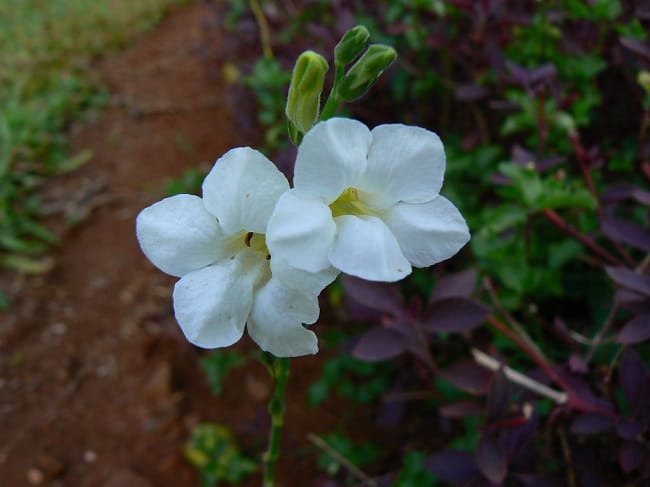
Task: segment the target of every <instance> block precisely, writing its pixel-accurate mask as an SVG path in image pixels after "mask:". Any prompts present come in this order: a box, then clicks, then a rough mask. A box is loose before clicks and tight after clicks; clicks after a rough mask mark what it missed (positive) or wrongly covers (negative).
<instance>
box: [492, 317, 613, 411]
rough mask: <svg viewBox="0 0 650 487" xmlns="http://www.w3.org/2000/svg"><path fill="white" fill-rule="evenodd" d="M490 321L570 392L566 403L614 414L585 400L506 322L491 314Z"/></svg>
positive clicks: (572, 406)
mask: <svg viewBox="0 0 650 487" xmlns="http://www.w3.org/2000/svg"><path fill="white" fill-rule="evenodd" d="M487 321H488V323H490V325H492V326H493V327H494V328H496V329H497V330H499V331H500V332H501V333H503V334H504V335H505V336H507V337H508V338H510V340H512V341H513V342H515V343H516V344H517V345H518V346H519V347H520V348H521V350H522V351H524V352H525V353H526V355H528V356H529V357H530V358H531V359H532V360H533V361H534V362H535V363H536V364H537V365H538V366H539V368H541V369H542V370H543V371H544V373H545V374H546V375H547V376H548V377H549V378H550V379H551V380H553V381H555V382H556V383H557V384H558V385H559V386H560V387H561V388H562V390H563V391H564V392H566V393H567V394H568V396H569V397H568V400H567V403H566V405H567V406H568V407H569V408H571V409H575V410H578V411H583V412H589V413H598V414H603V415H605V416H614V413H612V412H611V411H608V410H606V409H602V408H600V407H598V406H597V405H594V404H591V403H589V402H587V401H585V400H583V399H582V398H581V397H580V395H579V394H577V393H576V392H575V391H574V390H573V389H572V388H571V386H570V385H569V384H567V383H566V381H565V380H564V379H562V377H561V376H560V374H558V373H557V372H556V371H555V370H554V369H553V367H552V366H551V364H549V363H548V362H547V361H545V360H544V359H543V358H542V357H540V356H539V355H538V354H537V352H536V351H535V350H533V349H532V348H531V347H530V346H529V345H528V344H527V343H526V342H525V341H524V340H522V339H521V338H519V336H517V335H516V334H515V333H514V332H513V331H512V330H511V329H510V328H508V327H507V326H506V325H505V324H503V323H501V322H500V321H499V320H497V319H496V318H495V317H493V316H489V317H488V318H487Z"/></svg>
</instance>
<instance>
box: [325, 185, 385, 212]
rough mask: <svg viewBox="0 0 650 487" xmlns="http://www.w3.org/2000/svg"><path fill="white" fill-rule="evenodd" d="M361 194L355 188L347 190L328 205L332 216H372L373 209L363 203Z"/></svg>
mask: <svg viewBox="0 0 650 487" xmlns="http://www.w3.org/2000/svg"><path fill="white" fill-rule="evenodd" d="M363 200H364V198H363V193H362V192H361V191H360V190H358V189H357V188H352V187H351V188H347V189H346V190H345V191H343V193H341V195H340V196H339V197H338V198H337V199H336V201H334V202H333V203H332V204H330V210H331V211H332V216H333V217H334V218H336V217H337V216H341V215H374V214H375V212H374V211H373V209H372V208H371V207H370V206H368V205H367V204H365V203H364V201H363Z"/></svg>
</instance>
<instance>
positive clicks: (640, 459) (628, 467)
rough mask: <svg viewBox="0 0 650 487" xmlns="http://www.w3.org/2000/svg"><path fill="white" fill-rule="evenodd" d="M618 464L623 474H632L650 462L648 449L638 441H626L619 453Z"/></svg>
mask: <svg viewBox="0 0 650 487" xmlns="http://www.w3.org/2000/svg"><path fill="white" fill-rule="evenodd" d="M618 462H619V463H620V465H621V468H622V469H623V472H625V473H630V472H632V471H634V470H636V469H637V468H639V467H640V466H641V465H644V464H647V463H648V462H650V455H649V453H648V449H647V448H646V447H645V446H644V445H643V444H641V443H639V442H638V441H626V442H625V443H623V445H622V446H621V449H620V450H619V452H618Z"/></svg>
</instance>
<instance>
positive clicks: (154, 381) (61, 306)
mask: <svg viewBox="0 0 650 487" xmlns="http://www.w3.org/2000/svg"><path fill="white" fill-rule="evenodd" d="M218 23H219V17H218V12H216V11H215V10H214V7H210V6H209V5H205V4H197V5H193V6H190V7H187V8H184V9H181V10H178V11H175V12H173V13H172V14H171V15H170V16H169V17H168V18H167V19H166V20H165V21H164V22H163V23H162V24H161V25H160V26H159V27H158V28H156V29H155V30H154V31H152V32H150V33H148V34H145V35H142V36H141V37H139V38H138V39H137V40H136V42H135V43H134V44H133V46H132V47H131V48H129V49H128V50H126V51H125V52H123V53H120V54H116V55H112V56H109V57H107V58H106V59H104V60H101V61H99V62H98V65H97V68H98V72H99V73H100V75H101V76H102V77H103V78H104V79H105V81H106V82H107V83H108V85H109V86H110V88H111V91H112V100H113V103H112V104H111V107H110V108H109V109H108V110H106V111H105V112H104V113H103V115H102V116H101V117H99V118H97V119H95V120H91V121H89V122H85V123H83V124H80V125H79V126H75V127H73V128H72V130H71V131H72V140H73V146H74V148H75V149H76V150H81V149H85V148H90V149H91V150H92V151H93V152H94V157H93V159H92V160H91V161H90V162H89V163H87V164H86V165H85V166H84V167H83V168H81V169H80V170H79V171H77V172H75V173H74V174H72V175H70V176H67V177H62V178H60V179H58V180H55V181H53V182H52V183H51V187H49V188H48V190H47V192H46V197H47V199H46V203H47V204H48V205H50V207H51V208H54V209H55V210H56V209H57V208H58V209H59V210H60V211H61V212H63V213H65V215H66V217H67V218H68V219H74V220H80V221H79V223H78V224H77V225H75V226H74V227H73V228H72V229H71V230H67V231H66V232H65V234H64V236H63V239H62V242H61V245H60V246H59V247H58V248H57V249H56V251H55V252H54V254H53V257H52V258H53V262H54V266H53V269H52V271H51V272H49V273H48V274H47V275H45V276H41V277H37V278H33V277H31V278H18V277H16V276H11V279H10V290H11V291H12V293H13V294H14V296H15V301H14V304H13V306H12V308H11V309H10V310H9V312H7V313H4V314H2V315H0V486H2V487H14V486H23V485H52V486H87V487H121V486H124V487H146V486H175V487H178V486H181V487H182V486H197V485H200V484H199V479H198V475H197V474H196V472H195V471H194V469H193V468H192V467H191V466H190V465H189V464H188V463H187V462H186V461H185V459H184V458H183V455H182V448H183V445H184V443H185V441H186V439H187V438H188V434H189V431H191V429H192V426H193V425H195V424H196V423H197V422H198V421H216V422H219V423H222V424H225V425H227V426H228V427H229V428H231V429H232V430H233V432H234V433H235V434H236V435H237V437H238V438H239V439H240V442H241V446H242V447H243V448H244V450H245V452H246V453H247V454H249V455H250V456H254V455H257V454H259V453H260V452H261V450H262V448H263V445H264V443H265V438H266V421H267V420H266V413H265V408H266V400H267V397H268V393H269V389H270V381H269V379H268V377H267V374H266V371H265V370H264V369H263V368H262V367H261V366H259V365H255V364H252V365H250V366H247V367H245V368H243V369H240V370H239V371H238V372H237V373H235V374H231V375H230V376H229V377H228V379H227V382H226V386H225V391H224V394H223V395H222V396H220V397H218V398H216V397H214V396H212V395H211V394H210V392H209V390H208V387H207V385H206V383H205V380H204V378H203V374H202V372H201V371H200V369H199V366H198V360H197V359H198V357H199V356H200V355H201V353H203V352H201V351H200V350H198V349H196V348H194V347H192V346H191V345H189V344H188V343H187V342H186V341H185V340H184V338H183V337H182V335H181V333H180V331H179V329H178V327H177V325H176V323H175V321H174V318H173V315H172V313H171V289H172V285H173V283H174V279H173V278H169V277H168V276H165V275H163V274H162V273H161V272H159V271H158V270H156V269H155V268H153V267H152V266H151V265H150V264H149V263H148V261H147V260H146V259H145V258H144V256H143V255H142V253H141V252H140V250H139V247H138V245H137V242H136V239H135V232H134V219H135V217H136V215H137V213H138V211H139V210H140V209H142V208H143V207H145V206H147V205H148V204H151V203H152V202H154V201H156V200H158V199H160V197H161V196H162V191H163V189H162V188H163V185H164V182H165V181H167V180H168V179H169V178H171V177H178V176H179V175H181V174H182V173H183V172H184V171H185V170H186V169H188V168H191V167H196V166H197V164H199V163H204V164H207V165H208V167H209V164H210V163H211V162H212V161H214V160H215V159H216V158H217V157H218V156H219V155H221V154H222V153H224V152H225V151H226V150H227V149H229V148H231V147H234V146H237V145H253V144H254V142H255V141H254V140H253V141H251V139H250V137H251V133H254V132H251V127H247V126H245V125H244V123H243V122H242V120H244V122H245V120H246V117H241V116H239V115H235V111H234V108H235V107H236V106H237V105H238V102H239V101H241V100H238V99H237V96H240V95H236V94H235V93H234V91H232V90H231V88H229V87H228V86H227V85H225V84H224V82H223V81H222V77H221V76H220V75H219V74H220V66H221V64H219V63H223V62H225V61H227V60H228V59H229V58H232V57H233V56H236V55H237V53H235V52H228V50H227V49H226V47H225V44H224V43H223V42H222V37H220V36H223V34H219V31H218V30H217V29H215V28H214V25H216V24H218ZM206 26H208V27H210V28H207V29H206ZM251 117H252V115H250V114H249V117H248V118H249V119H250V118H251ZM317 326H320V325H317ZM238 347H239V348H240V349H249V348H251V343H250V341H249V340H248V339H247V338H245V339H244V340H243V343H242V344H240V345H238ZM321 358H322V357H319V356H316V357H308V358H301V359H298V360H295V361H294V362H293V374H292V376H291V378H290V391H289V402H288V413H287V414H288V417H289V418H291V419H290V421H289V422H288V424H287V426H286V429H285V431H284V436H283V445H284V446H283V452H284V453H283V454H284V457H283V460H282V462H281V465H280V473H279V477H280V481H281V482H280V484H281V485H286V486H294V485H312V482H313V479H314V478H315V473H314V470H313V469H314V467H313V463H314V449H313V447H310V444H309V442H308V441H307V439H306V435H307V433H308V432H315V433H320V432H325V431H331V430H332V429H334V428H335V426H336V424H337V422H338V421H340V418H341V412H340V411H336V410H334V409H335V408H329V409H328V408H321V409H319V410H318V411H317V412H311V411H309V410H308V409H307V407H306V406H304V391H305V389H306V387H307V386H308V385H309V383H310V381H311V380H312V379H313V378H314V377H315V375H316V374H317V373H318V370H319V367H320V365H319V363H320V361H321ZM282 479H285V480H284V481H282ZM289 479H291V480H289ZM259 484H260V477H259V475H258V476H253V477H250V478H249V479H248V481H247V482H245V485H251V486H252V485H259Z"/></svg>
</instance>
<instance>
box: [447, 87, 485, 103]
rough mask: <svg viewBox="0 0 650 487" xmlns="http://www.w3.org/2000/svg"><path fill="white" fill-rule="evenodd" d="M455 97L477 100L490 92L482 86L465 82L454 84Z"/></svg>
mask: <svg viewBox="0 0 650 487" xmlns="http://www.w3.org/2000/svg"><path fill="white" fill-rule="evenodd" d="M455 91H456V93H455V94H456V99H457V100H460V101H478V100H481V99H483V98H485V97H486V96H488V95H489V94H490V90H488V89H487V88H486V87H484V86H479V85H475V84H465V85H459V86H456V90H455Z"/></svg>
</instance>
